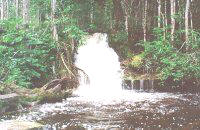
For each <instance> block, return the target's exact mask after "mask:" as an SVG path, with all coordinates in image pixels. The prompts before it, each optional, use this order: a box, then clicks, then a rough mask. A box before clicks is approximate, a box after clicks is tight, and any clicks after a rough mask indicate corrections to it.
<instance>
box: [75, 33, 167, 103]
mask: <svg viewBox="0 0 200 130" xmlns="http://www.w3.org/2000/svg"><path fill="white" fill-rule="evenodd" d="M76 66H77V67H78V68H80V69H82V70H83V71H84V72H85V73H86V74H87V75H88V77H89V80H90V83H89V84H88V83H87V82H86V80H85V75H84V74H83V73H82V72H80V86H79V87H78V89H77V90H76V91H75V92H74V95H77V96H79V97H80V98H75V99H74V98H73V99H72V100H81V101H91V100H92V101H95V102H98V101H100V102H103V103H106V104H107V103H108V104H110V103H114V102H118V103H119V102H121V101H130V102H138V101H143V100H152V101H153V100H159V99H162V98H164V97H167V96H170V95H169V94H164V93H163V94H161V93H145V92H136V91H134V90H131V91H128V90H123V89H122V78H121V77H122V74H123V73H122V70H121V69H120V62H119V57H118V55H117V54H116V52H115V51H114V50H113V49H112V48H110V47H109V46H108V42H107V34H102V33H95V34H93V35H91V36H87V37H86V39H85V44H84V45H83V46H81V47H79V49H78V54H77V55H76ZM113 101H114V102H113Z"/></svg>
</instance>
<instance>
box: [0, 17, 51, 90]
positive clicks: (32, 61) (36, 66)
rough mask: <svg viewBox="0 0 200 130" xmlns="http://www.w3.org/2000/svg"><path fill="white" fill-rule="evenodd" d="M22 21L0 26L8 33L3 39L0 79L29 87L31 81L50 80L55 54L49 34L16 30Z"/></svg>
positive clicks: (9, 22) (0, 42)
mask: <svg viewBox="0 0 200 130" xmlns="http://www.w3.org/2000/svg"><path fill="white" fill-rule="evenodd" d="M20 24H21V20H16V19H8V20H5V21H2V22H1V23H0V25H1V27H2V29H3V30H5V31H6V32H5V33H3V34H1V36H0V61H1V62H0V75H1V77H0V80H2V81H4V82H14V83H16V84H17V85H19V86H24V87H28V86H29V87H30V86H31V81H32V80H34V79H40V78H42V77H43V78H44V77H47V76H48V74H49V73H46V72H49V70H50V69H51V66H50V65H51V64H50V63H52V61H53V60H54V59H55V55H54V54H53V53H50V52H51V51H52V50H53V49H54V48H55V45H54V43H53V42H52V40H51V37H50V36H51V35H50V34H49V33H46V34H44V35H43V34H41V33H42V32H43V31H41V30H34V29H35V28H33V27H31V26H30V27H29V28H23V27H20V28H19V27H17V25H20Z"/></svg>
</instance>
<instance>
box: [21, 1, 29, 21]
mask: <svg viewBox="0 0 200 130" xmlns="http://www.w3.org/2000/svg"><path fill="white" fill-rule="evenodd" d="M22 2H23V8H22V13H23V20H24V24H25V25H26V24H28V23H29V0H23V1H22Z"/></svg>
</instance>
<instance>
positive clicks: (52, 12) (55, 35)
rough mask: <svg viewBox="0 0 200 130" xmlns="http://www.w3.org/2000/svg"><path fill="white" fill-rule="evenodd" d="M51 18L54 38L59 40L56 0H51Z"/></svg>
mask: <svg viewBox="0 0 200 130" xmlns="http://www.w3.org/2000/svg"><path fill="white" fill-rule="evenodd" d="M51 9H52V10H51V18H52V23H53V25H52V33H53V39H54V40H55V41H58V34H57V27H56V24H55V22H56V18H55V13H56V0H51Z"/></svg>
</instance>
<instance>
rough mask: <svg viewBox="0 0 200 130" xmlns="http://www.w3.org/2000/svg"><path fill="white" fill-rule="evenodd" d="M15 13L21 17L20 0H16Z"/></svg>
mask: <svg viewBox="0 0 200 130" xmlns="http://www.w3.org/2000/svg"><path fill="white" fill-rule="evenodd" d="M15 15H16V18H18V17H19V0H15Z"/></svg>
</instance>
